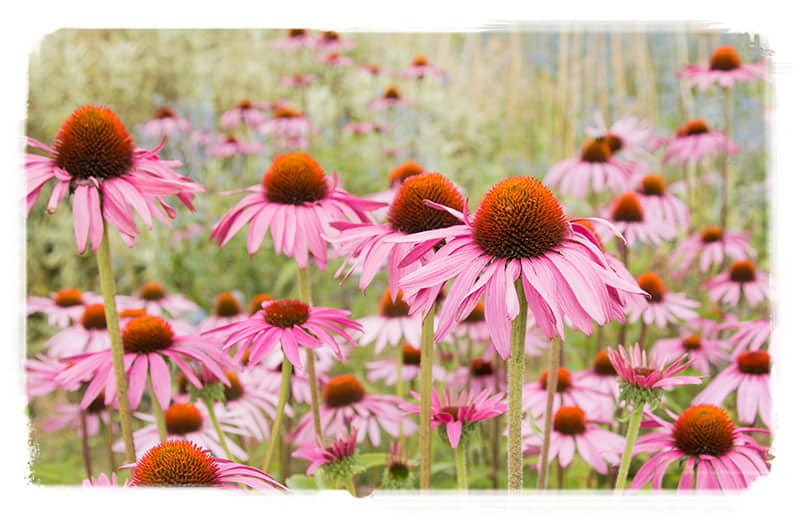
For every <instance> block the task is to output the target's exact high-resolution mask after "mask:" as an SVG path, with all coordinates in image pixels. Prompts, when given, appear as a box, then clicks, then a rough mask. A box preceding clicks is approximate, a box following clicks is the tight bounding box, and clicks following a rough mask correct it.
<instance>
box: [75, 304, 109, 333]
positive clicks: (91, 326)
mask: <svg viewBox="0 0 800 525" xmlns="http://www.w3.org/2000/svg"><path fill="white" fill-rule="evenodd" d="M81 324H82V325H83V327H84V328H86V329H87V330H105V329H106V328H107V325H106V307H105V306H103V305H102V304H90V305H88V306H87V307H86V308H84V309H83V315H81Z"/></svg>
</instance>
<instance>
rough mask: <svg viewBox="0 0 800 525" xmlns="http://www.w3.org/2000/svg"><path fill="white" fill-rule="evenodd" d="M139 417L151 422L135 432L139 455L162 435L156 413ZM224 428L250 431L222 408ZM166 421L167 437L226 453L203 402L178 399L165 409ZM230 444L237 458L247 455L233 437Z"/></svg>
mask: <svg viewBox="0 0 800 525" xmlns="http://www.w3.org/2000/svg"><path fill="white" fill-rule="evenodd" d="M135 415H136V417H138V418H139V419H141V420H142V421H144V422H146V423H147V425H146V426H144V427H142V428H140V429H139V430H137V431H136V432H134V433H133V441H134V443H135V445H136V451H137V454H138V456H139V457H142V456H143V455H145V451H147V450H148V449H150V448H152V447H154V446H156V445H158V444H159V443H160V442H161V439H160V438H159V435H158V427H157V426H156V423H155V417H153V416H152V415H150V414H143V413H139V412H136V413H135ZM216 415H217V418H218V420H219V425H220V428H221V429H222V431H223V432H225V433H226V434H234V435H237V436H246V435H248V434H247V432H246V431H245V430H244V429H242V428H240V427H239V426H238V425H237V424H236V423H238V421H235V420H232V419H230V418H229V416H228V415H227V414H223V413H222V412H221V411H219V412H218V413H217V414H216ZM164 422H165V425H166V430H167V437H166V441H184V440H186V441H189V442H191V443H194V444H196V445H199V446H201V447H203V448H206V449H208V450H210V451H211V452H212V453H214V454H215V455H217V456H225V455H226V453H225V447H224V446H223V445H222V443H220V440H219V435H218V434H217V431H216V429H215V428H214V426H213V424H212V423H211V418H210V417H209V414H208V409H207V408H206V407H205V405H203V404H202V403H197V404H195V403H191V402H188V400H187V402H185V403H184V402H176V403H173V404H172V405H170V407H169V408H167V409H166V410H164ZM226 444H227V446H228V449H229V450H230V452H231V454H232V455H233V456H234V457H236V458H237V459H241V460H243V459H247V452H245V451H244V450H243V449H242V448H241V447H240V446H239V445H237V444H236V442H235V441H234V440H233V439H228V440H227V443H226ZM114 450H115V451H117V452H122V451H123V450H124V449H123V443H122V441H118V442H117V443H115V444H114Z"/></svg>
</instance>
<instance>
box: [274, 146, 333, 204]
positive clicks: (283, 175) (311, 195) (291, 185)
mask: <svg viewBox="0 0 800 525" xmlns="http://www.w3.org/2000/svg"><path fill="white" fill-rule="evenodd" d="M261 184H262V185H263V186H264V192H265V195H266V197H267V200H268V201H270V202H275V203H278V204H293V205H295V206H297V205H301V204H304V203H306V202H316V201H318V200H321V199H324V198H325V197H326V196H327V195H328V181H327V179H326V178H325V171H324V170H323V169H322V167H321V166H320V165H319V164H318V163H317V161H316V160H314V159H313V158H311V156H310V155H308V154H307V153H302V152H291V153H284V154H283V155H278V156H277V157H275V159H274V160H273V161H272V164H271V165H270V167H269V168H268V169H267V172H266V173H264V179H263V180H262V181H261Z"/></svg>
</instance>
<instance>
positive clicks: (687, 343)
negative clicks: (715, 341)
mask: <svg viewBox="0 0 800 525" xmlns="http://www.w3.org/2000/svg"><path fill="white" fill-rule="evenodd" d="M681 344H682V345H683V349H684V350H686V351H687V352H692V351H695V350H700V347H702V346H703V342H702V340H701V339H700V336H699V335H697V334H692V335H690V336H687V337H684V338H683V341H681Z"/></svg>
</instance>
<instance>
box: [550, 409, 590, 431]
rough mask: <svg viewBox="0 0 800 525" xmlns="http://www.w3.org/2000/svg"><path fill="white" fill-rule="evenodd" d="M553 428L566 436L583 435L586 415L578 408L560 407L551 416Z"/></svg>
mask: <svg viewBox="0 0 800 525" xmlns="http://www.w3.org/2000/svg"><path fill="white" fill-rule="evenodd" d="M553 428H554V429H555V431H556V432H558V433H559V434H564V435H566V436H577V435H580V434H583V433H584V432H586V414H585V413H584V411H583V410H581V409H580V408H578V407H561V408H559V409H558V411H557V412H556V413H555V414H554V415H553Z"/></svg>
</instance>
